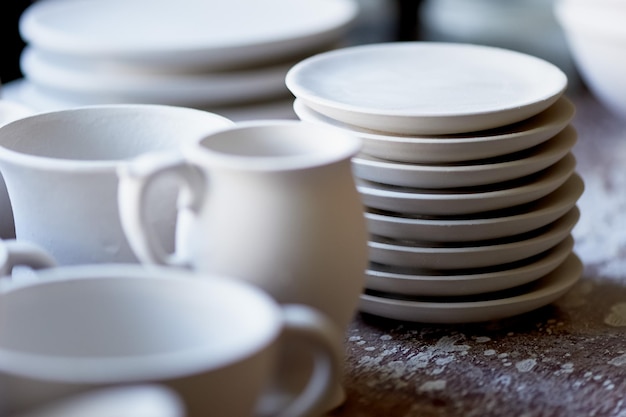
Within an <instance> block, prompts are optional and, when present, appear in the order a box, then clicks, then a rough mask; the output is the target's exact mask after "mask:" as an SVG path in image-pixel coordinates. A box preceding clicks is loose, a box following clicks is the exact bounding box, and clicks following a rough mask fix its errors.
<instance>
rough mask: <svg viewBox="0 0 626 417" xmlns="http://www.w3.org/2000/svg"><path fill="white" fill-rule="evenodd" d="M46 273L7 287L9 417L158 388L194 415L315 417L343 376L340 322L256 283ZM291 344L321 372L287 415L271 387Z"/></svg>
mask: <svg viewBox="0 0 626 417" xmlns="http://www.w3.org/2000/svg"><path fill="white" fill-rule="evenodd" d="M36 275H37V280H36V281H29V282H22V283H19V282H12V281H10V280H5V281H3V282H1V283H0V284H1V285H0V306H1V311H2V314H1V315H0V334H1V335H2V337H1V338H0V415H11V414H19V413H24V412H28V411H29V410H36V409H39V408H41V407H44V406H45V405H46V404H50V403H52V402H55V401H61V400H63V399H67V398H70V399H71V398H72V396H76V395H78V394H81V393H84V392H85V391H86V390H99V389H103V388H110V387H123V386H136V385H140V384H146V383H149V384H159V385H162V386H164V387H165V388H167V389H170V390H172V391H173V392H174V393H176V395H177V396H179V397H180V399H181V401H182V404H184V407H185V412H186V416H187V417H196V416H197V417H200V416H202V417H205V416H209V415H210V416H213V417H218V416H224V417H248V416H253V415H258V416H267V415H274V416H284V417H287V416H294V417H295V416H309V415H316V414H319V413H320V412H321V409H320V407H321V406H322V404H324V402H325V401H327V399H328V396H329V395H330V392H331V387H332V385H333V383H334V382H335V381H336V379H337V378H338V375H339V370H340V357H341V349H342V346H341V344H338V343H336V341H337V334H338V330H337V328H336V326H335V325H334V324H333V323H332V322H331V321H330V320H328V319H327V318H326V317H325V316H324V315H322V314H321V313H318V312H317V311H316V310H314V309H312V308H309V307H307V306H302V305H288V306H282V307H281V306H279V305H278V304H277V303H276V302H275V301H274V300H273V299H272V298H271V297H270V296H269V295H267V294H266V293H265V292H263V291H261V290H260V289H258V288H256V287H254V286H252V285H249V284H247V283H244V282H241V281H238V280H233V279H230V278H221V277H219V276H203V275H199V274H193V273H190V272H186V271H181V270H176V269H172V268H163V267H151V268H150V267H142V266H140V265H132V264H103V265H89V266H65V267H57V268H48V269H43V270H39V271H36ZM288 343H298V345H299V346H303V348H304V350H305V351H306V352H307V354H308V355H309V359H310V360H312V361H314V363H315V366H314V369H315V372H314V374H312V375H311V378H310V379H309V382H308V384H307V386H306V387H304V389H303V390H302V391H300V392H299V393H295V394H292V393H288V394H287V395H290V401H289V403H288V405H287V406H286V407H285V408H281V409H280V410H277V409H273V408H272V407H273V404H274V402H273V401H272V397H273V396H276V395H280V393H277V392H276V391H275V390H276V388H275V387H273V388H272V389H270V385H271V384H272V383H273V381H274V379H275V378H278V379H280V375H275V372H276V371H277V369H278V368H277V363H278V356H279V352H280V347H281V346H282V345H284V344H288Z"/></svg>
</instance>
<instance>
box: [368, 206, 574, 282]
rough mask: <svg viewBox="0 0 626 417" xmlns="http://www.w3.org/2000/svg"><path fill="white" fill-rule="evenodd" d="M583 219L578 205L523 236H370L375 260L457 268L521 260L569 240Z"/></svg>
mask: <svg viewBox="0 0 626 417" xmlns="http://www.w3.org/2000/svg"><path fill="white" fill-rule="evenodd" d="M579 218H580V212H579V210H578V207H574V208H572V209H571V210H570V211H568V212H567V213H566V214H565V215H563V216H562V217H560V218H559V219H557V220H556V221H554V222H552V223H550V224H549V225H547V226H544V227H542V228H539V229H537V230H533V231H531V232H528V233H523V234H521V235H516V236H510V237H507V238H502V239H493V240H486V241H484V240H483V241H476V242H462V243H452V242H450V243H436V242H424V241H411V240H398V239H390V238H384V237H381V236H376V235H370V238H369V241H368V247H369V259H370V261H371V262H376V263H379V264H384V265H390V266H395V267H402V268H419V269H434V270H453V269H471V268H486V267H493V266H496V265H503V264H508V263H511V262H517V261H520V260H522V259H526V258H530V257H531V256H535V255H537V254H539V253H541V252H543V251H546V250H548V249H550V248H552V247H554V246H555V245H557V244H559V243H560V242H562V241H563V239H565V238H566V237H567V236H568V235H569V234H570V232H571V231H572V229H573V228H574V226H575V225H576V223H577V222H578V219H579Z"/></svg>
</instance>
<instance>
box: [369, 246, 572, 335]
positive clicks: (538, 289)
mask: <svg viewBox="0 0 626 417" xmlns="http://www.w3.org/2000/svg"><path fill="white" fill-rule="evenodd" d="M582 271H583V265H582V262H581V261H580V259H578V257H577V256H576V255H575V254H573V253H571V254H570V255H569V256H568V258H567V259H566V260H565V261H564V262H563V263H562V264H561V265H560V266H559V267H558V268H556V269H555V270H554V271H552V272H550V273H548V274H547V275H546V276H544V277H542V278H540V279H538V280H535V281H533V282H531V283H529V284H526V285H523V286H520V287H516V288H512V289H508V290H504V291H502V292H495V293H488V294H484V295H476V296H467V297H462V298H443V297H442V298H438V297H428V298H423V297H420V298H417V297H415V298H412V297H402V296H397V295H391V294H387V293H368V292H366V293H364V294H362V295H361V298H360V301H359V310H360V311H361V312H363V313H368V314H373V315H376V316H380V317H385V318H389V319H394V320H402V321H411V322H422V323H447V324H452V323H472V322H483V321H491V320H499V319H503V318H507V317H511V316H515V315H518V314H522V313H527V312H529V311H532V310H535V309H537V308H539V307H543V306H546V305H548V304H550V303H552V302H554V301H556V300H557V299H558V298H559V297H561V296H562V295H564V294H565V293H566V292H567V291H568V290H569V289H571V288H572V287H573V286H574V284H576V282H577V281H578V280H579V279H580V277H581V275H582Z"/></svg>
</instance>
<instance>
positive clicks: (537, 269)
mask: <svg viewBox="0 0 626 417" xmlns="http://www.w3.org/2000/svg"><path fill="white" fill-rule="evenodd" d="M573 247H574V239H573V237H572V236H571V234H570V235H569V236H568V237H566V238H565V239H564V240H563V241H562V242H561V243H559V244H557V245H556V246H554V247H553V248H551V249H548V250H547V251H545V252H542V253H540V254H539V255H537V256H533V257H530V258H528V259H525V260H523V261H520V262H514V263H512V264H505V265H502V266H499V267H495V268H479V269H469V270H451V271H445V270H437V271H433V270H426V269H417V268H399V267H393V266H389V265H383V264H376V263H371V264H370V266H369V268H368V269H367V271H366V272H365V288H367V289H369V290H375V291H383V292H388V293H394V294H402V295H421V296H424V295H425V296H457V295H472V294H482V293H487V292H493V291H500V290H504V289H507V288H512V287H516V286H518V285H523V284H526V283H529V282H531V281H534V280H536V279H539V278H541V277H542V276H544V275H546V274H548V273H550V272H551V271H552V270H554V269H555V268H556V267H557V266H559V265H560V264H561V263H562V262H563V261H564V260H565V258H566V257H567V256H568V255H569V254H570V253H571V251H572V249H573Z"/></svg>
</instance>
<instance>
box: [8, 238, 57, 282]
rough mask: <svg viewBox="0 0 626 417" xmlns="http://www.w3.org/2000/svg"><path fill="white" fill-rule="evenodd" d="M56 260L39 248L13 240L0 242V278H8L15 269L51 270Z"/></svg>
mask: <svg viewBox="0 0 626 417" xmlns="http://www.w3.org/2000/svg"><path fill="white" fill-rule="evenodd" d="M56 265H57V262H56V260H55V259H54V258H53V257H52V256H50V254H49V253H48V252H47V251H46V250H44V249H43V248H41V247H40V246H38V245H36V244H33V243H30V242H22V241H19V240H15V239H5V240H0V277H10V276H11V275H12V274H13V269H14V268H15V267H26V268H29V269H43V268H52V267H55V266H56Z"/></svg>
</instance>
